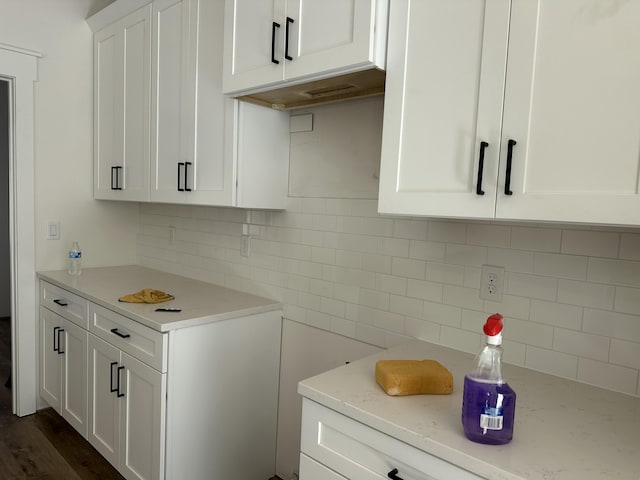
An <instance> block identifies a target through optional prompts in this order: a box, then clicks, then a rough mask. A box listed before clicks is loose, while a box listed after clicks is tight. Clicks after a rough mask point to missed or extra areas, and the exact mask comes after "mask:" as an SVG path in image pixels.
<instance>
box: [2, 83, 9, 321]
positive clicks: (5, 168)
mask: <svg viewBox="0 0 640 480" xmlns="http://www.w3.org/2000/svg"><path fill="white" fill-rule="evenodd" d="M8 102H9V83H8V82H5V81H0V318H1V317H9V316H11V270H10V268H11V266H10V262H9V260H10V251H9V123H8V122H9V103H8Z"/></svg>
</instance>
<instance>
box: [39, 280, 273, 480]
mask: <svg viewBox="0 0 640 480" xmlns="http://www.w3.org/2000/svg"><path fill="white" fill-rule="evenodd" d="M40 291H41V307H40V338H41V355H40V357H41V358H40V361H41V363H40V371H41V372H40V394H41V396H42V398H43V399H44V400H45V401H46V402H48V403H49V404H50V405H51V406H52V407H54V408H55V409H56V410H57V411H58V412H60V413H61V415H62V416H63V417H64V418H65V419H66V420H67V421H68V422H69V423H70V424H71V425H72V426H73V427H74V428H76V429H77V430H78V431H79V432H80V433H82V435H83V436H84V437H85V438H87V439H88V440H89V442H90V443H91V444H92V445H93V446H94V447H95V448H96V450H98V452H100V453H101V454H102V455H103V456H104V457H105V458H106V459H107V460H108V461H109V462H110V463H111V464H112V465H113V466H114V467H115V468H117V469H118V471H119V472H120V473H121V474H122V475H123V476H124V477H125V478H127V479H128V480H143V479H144V480H182V479H189V480H211V479H222V478H238V479H247V480H250V479H256V480H266V479H268V478H271V477H273V476H274V474H275V458H276V431H277V411H278V379H279V369H280V336H281V324H282V312H281V310H271V311H267V312H261V313H254V314H250V315H241V316H237V317H234V316H233V315H231V314H228V315H229V318H226V319H225V320H218V321H211V322H210V323H200V324H197V325H193V326H188V327H183V328H175V329H169V330H168V331H158V330H155V329H152V328H150V327H148V326H146V325H143V324H142V323H139V322H137V321H135V320H133V319H131V318H129V317H126V316H124V315H122V314H120V313H119V312H115V311H113V310H109V309H108V308H105V307H103V306H101V305H98V304H95V303H93V302H91V301H88V300H87V299H85V298H83V297H80V296H79V295H77V294H73V293H71V292H68V291H66V290H64V289H62V288H60V287H57V286H55V285H51V284H49V283H47V282H44V281H43V282H42V283H41V289H40ZM172 293H174V294H175V295H176V296H184V295H179V294H184V292H176V291H173V290H172ZM94 298H96V297H95V295H92V299H94ZM46 305H50V306H51V308H54V307H55V308H57V309H60V312H61V314H60V315H59V314H58V313H55V312H52V311H51V310H50V309H49V308H45V306H46ZM67 309H68V311H67ZM231 313H233V312H231ZM62 314H64V315H68V316H70V317H71V318H74V319H75V318H76V317H79V319H77V320H75V322H77V323H82V325H84V327H80V326H78V325H76V324H75V323H73V322H71V321H69V320H67V319H66V318H63V317H62V316H61V315H62ZM196 323H197V322H196Z"/></svg>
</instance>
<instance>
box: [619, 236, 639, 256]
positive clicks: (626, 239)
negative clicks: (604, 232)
mask: <svg viewBox="0 0 640 480" xmlns="http://www.w3.org/2000/svg"><path fill="white" fill-rule="evenodd" d="M620 258H621V259H624V260H640V234H638V233H623V234H622V235H621V238H620Z"/></svg>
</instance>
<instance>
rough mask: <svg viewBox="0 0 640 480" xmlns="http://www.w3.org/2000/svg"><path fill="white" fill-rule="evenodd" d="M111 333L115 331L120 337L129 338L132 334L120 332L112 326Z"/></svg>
mask: <svg viewBox="0 0 640 480" xmlns="http://www.w3.org/2000/svg"><path fill="white" fill-rule="evenodd" d="M111 333H115V334H116V335H117V336H119V337H120V338H129V337H130V336H131V335H129V334H128V333H120V332H119V331H118V329H117V328H112V329H111Z"/></svg>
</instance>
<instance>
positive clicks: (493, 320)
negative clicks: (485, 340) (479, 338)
mask: <svg viewBox="0 0 640 480" xmlns="http://www.w3.org/2000/svg"><path fill="white" fill-rule="evenodd" d="M502 327H503V325H502V315H500V314H499V313H494V314H493V315H491V316H490V317H489V318H487V322H486V323H485V324H484V328H483V329H482V330H483V331H484V334H485V335H487V336H489V337H495V336H496V335H498V334H499V333H500V332H502Z"/></svg>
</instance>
